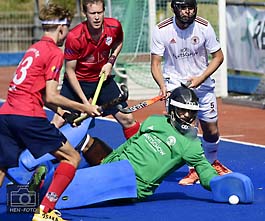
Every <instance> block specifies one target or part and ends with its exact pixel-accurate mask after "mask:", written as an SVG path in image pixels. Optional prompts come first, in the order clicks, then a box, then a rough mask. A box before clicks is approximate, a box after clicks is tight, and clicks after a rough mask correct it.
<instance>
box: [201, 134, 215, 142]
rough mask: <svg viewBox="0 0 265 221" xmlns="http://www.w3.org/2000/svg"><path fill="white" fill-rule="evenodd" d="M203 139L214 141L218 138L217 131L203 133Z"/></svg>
mask: <svg viewBox="0 0 265 221" xmlns="http://www.w3.org/2000/svg"><path fill="white" fill-rule="evenodd" d="M203 139H204V140H205V141H207V142H209V143H216V142H217V141H218V140H219V133H213V134H203Z"/></svg>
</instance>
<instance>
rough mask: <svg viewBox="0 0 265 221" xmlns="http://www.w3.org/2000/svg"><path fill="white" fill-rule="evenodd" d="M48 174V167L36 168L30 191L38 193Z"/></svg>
mask: <svg viewBox="0 0 265 221" xmlns="http://www.w3.org/2000/svg"><path fill="white" fill-rule="evenodd" d="M46 173H47V168H46V166H43V165H40V166H38V167H37V168H36V170H35V172H34V173H33V175H32V177H31V179H30V181H29V184H28V186H29V190H30V191H38V190H39V189H40V188H41V187H42V185H43V183H44V180H45V176H46Z"/></svg>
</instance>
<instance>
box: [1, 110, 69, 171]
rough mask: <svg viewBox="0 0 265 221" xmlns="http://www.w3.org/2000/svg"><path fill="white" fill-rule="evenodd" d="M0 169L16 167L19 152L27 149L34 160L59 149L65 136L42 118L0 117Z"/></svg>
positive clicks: (64, 141)
mask: <svg viewBox="0 0 265 221" xmlns="http://www.w3.org/2000/svg"><path fill="white" fill-rule="evenodd" d="M0 125H1V129H0V167H3V168H11V167H16V166H18V159H19V155H20V154H21V152H22V151H23V150H25V149H28V150H29V151H30V152H31V153H32V155H33V156H34V157H35V158H39V157H41V156H42V155H44V154H46V153H49V152H52V151H55V150H57V149H59V148H60V147H61V146H62V145H63V144H64V143H66V140H67V139H66V138H65V136H64V135H63V134H62V133H61V132H60V131H59V130H58V129H57V128H56V127H55V126H54V125H53V124H51V123H50V121H48V119H46V118H42V117H28V116H20V115H5V114H4V115H0Z"/></svg>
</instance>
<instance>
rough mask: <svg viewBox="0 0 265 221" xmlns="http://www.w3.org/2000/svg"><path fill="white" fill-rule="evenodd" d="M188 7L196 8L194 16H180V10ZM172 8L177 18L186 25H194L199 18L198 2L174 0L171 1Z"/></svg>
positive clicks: (194, 0)
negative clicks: (197, 17)
mask: <svg viewBox="0 0 265 221" xmlns="http://www.w3.org/2000/svg"><path fill="white" fill-rule="evenodd" d="M185 7H188V8H194V14H192V15H191V16H189V17H187V16H182V15H181V14H180V10H182V9H183V8H185ZM171 8H172V9H173V11H174V14H175V16H176V18H177V19H178V20H179V21H180V22H181V23H182V24H184V25H190V24H192V23H193V21H194V20H195V18H196V16H197V2H196V0H172V1H171Z"/></svg>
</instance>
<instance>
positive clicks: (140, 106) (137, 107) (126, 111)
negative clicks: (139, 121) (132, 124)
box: [117, 95, 164, 114]
mask: <svg viewBox="0 0 265 221" xmlns="http://www.w3.org/2000/svg"><path fill="white" fill-rule="evenodd" d="M163 98H164V96H163V95H158V96H156V97H153V98H151V99H148V100H145V101H142V102H140V103H139V104H136V105H133V106H131V107H129V108H122V106H121V105H118V106H117V108H118V110H119V111H120V112H122V113H124V114H130V113H132V112H135V111H138V110H141V109H143V108H145V107H147V106H150V105H152V104H154V103H156V102H157V101H159V100H161V99H163Z"/></svg>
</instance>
